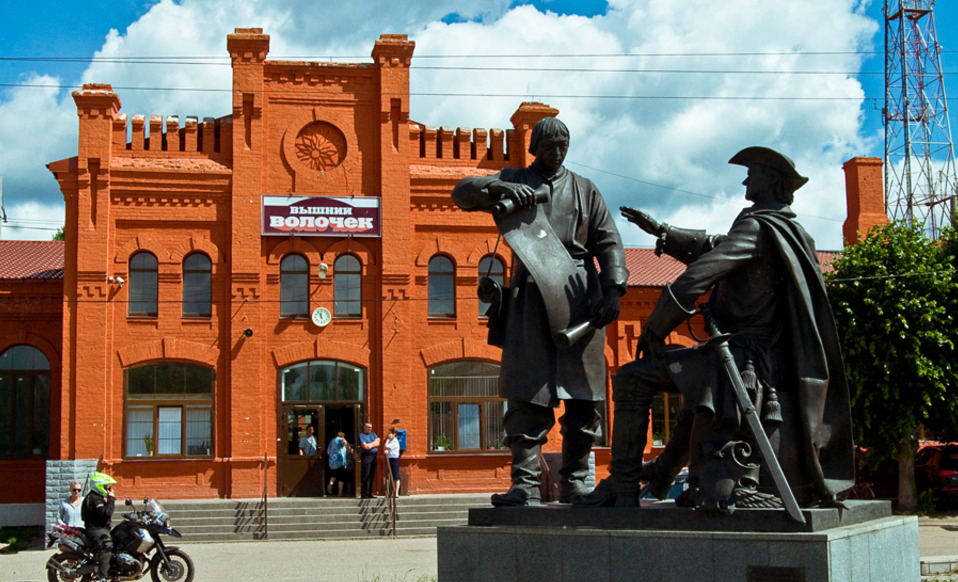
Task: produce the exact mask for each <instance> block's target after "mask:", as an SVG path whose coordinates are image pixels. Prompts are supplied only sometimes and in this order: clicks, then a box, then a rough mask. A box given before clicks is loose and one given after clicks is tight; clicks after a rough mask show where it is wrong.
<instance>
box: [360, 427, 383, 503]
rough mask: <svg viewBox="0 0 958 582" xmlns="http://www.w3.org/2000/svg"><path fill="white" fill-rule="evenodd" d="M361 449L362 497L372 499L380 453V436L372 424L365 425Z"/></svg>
mask: <svg viewBox="0 0 958 582" xmlns="http://www.w3.org/2000/svg"><path fill="white" fill-rule="evenodd" d="M359 448H360V449H362V455H361V457H360V461H361V462H362V473H361V479H362V484H361V486H360V493H361V495H360V496H361V497H362V498H363V499H372V498H373V497H374V495H373V479H375V478H376V454H377V453H379V436H378V435H377V434H376V433H374V432H373V425H372V423H369V422H367V423H366V424H364V425H363V432H362V434H360V435H359Z"/></svg>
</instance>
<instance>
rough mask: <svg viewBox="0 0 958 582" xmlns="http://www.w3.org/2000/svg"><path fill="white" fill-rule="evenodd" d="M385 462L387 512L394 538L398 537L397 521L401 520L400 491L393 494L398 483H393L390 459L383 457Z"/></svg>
mask: <svg viewBox="0 0 958 582" xmlns="http://www.w3.org/2000/svg"><path fill="white" fill-rule="evenodd" d="M383 461H384V463H385V466H386V467H385V469H386V470H385V471H384V474H385V476H386V511H388V512H389V523H390V525H391V527H392V536H393V537H396V520H397V519H399V515H398V512H399V511H398V508H397V501H398V500H399V491H396V492H395V495H394V494H393V490H394V488H395V487H396V482H395V481H393V473H392V471H391V470H390V467H389V457H387V456H386V455H383Z"/></svg>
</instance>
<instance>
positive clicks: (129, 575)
mask: <svg viewBox="0 0 958 582" xmlns="http://www.w3.org/2000/svg"><path fill="white" fill-rule="evenodd" d="M143 503H144V504H145V506H146V507H145V509H143V510H141V511H133V512H131V513H124V514H123V521H122V522H121V523H120V524H118V525H117V526H116V527H114V528H113V529H112V530H111V531H110V536H111V537H112V538H113V559H112V560H111V561H110V577H111V579H112V580H139V579H140V578H143V577H144V576H146V573H147V572H149V573H150V576H151V577H152V578H153V582H192V580H193V561H192V560H190V557H189V556H187V555H186V554H185V553H184V552H183V551H181V550H180V549H179V548H175V547H173V546H167V545H165V544H164V543H163V540H162V539H161V538H160V534H165V535H171V536H173V537H176V538H178V537H182V536H181V535H180V532H178V531H176V530H175V529H173V528H171V527H170V516H169V515H167V514H166V512H165V511H163V507H162V506H161V505H160V504H159V503H157V501H156V500H155V499H144V500H143ZM126 504H127V505H128V506H130V507H133V501H131V500H130V499H127V500H126ZM54 545H56V546H57V548H58V549H59V550H60V551H59V553H57V554H56V555H54V556H53V557H52V558H50V559H49V560H48V561H47V580H49V582H58V581H59V582H68V581H69V582H87V581H91V580H94V579H95V578H96V576H97V572H98V568H97V556H96V553H95V551H94V546H93V543H92V542H91V541H90V540H88V539H87V536H86V535H85V534H84V530H83V529H80V528H74V527H65V526H55V527H54V529H53V533H51V534H49V535H48V542H47V547H48V548H50V547H53V546H54ZM151 553H152V556H150V554H151Z"/></svg>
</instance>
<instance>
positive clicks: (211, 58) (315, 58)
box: [0, 50, 958, 63]
mask: <svg viewBox="0 0 958 582" xmlns="http://www.w3.org/2000/svg"><path fill="white" fill-rule="evenodd" d="M940 52H941V54H951V53H958V50H942V51H940ZM883 54H884V51H877V50H876V51H802V50H798V51H795V50H792V51H747V52H640V53H633V52H626V53H466V54H428V53H426V54H420V53H417V54H416V55H415V57H414V58H416V59H544V58H554V59H569V58H590V59H594V58H602V59H609V58H655V57H669V58H674V57H749V56H752V57H766V56H795V57H818V56H828V57H831V56H876V55H883ZM369 58H370V57H369V55H368V54H366V55H270V59H269V60H270V61H293V60H295V61H310V62H323V61H343V60H346V59H349V60H350V61H352V60H356V59H362V60H365V59H369ZM180 60H183V61H188V62H195V61H207V62H227V63H228V62H229V60H230V57H229V56H225V55H205V56H202V55H201V56H187V55H171V56H162V55H144V56H123V57H121V56H113V57H104V56H100V57H97V56H49V57H30V56H19V55H14V56H0V61H24V62H83V63H95V62H108V63H109V62H129V63H140V62H144V61H157V62H174V61H180Z"/></svg>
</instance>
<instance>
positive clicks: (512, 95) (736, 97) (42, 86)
mask: <svg viewBox="0 0 958 582" xmlns="http://www.w3.org/2000/svg"><path fill="white" fill-rule="evenodd" d="M0 87H27V88H35V89H50V88H53V89H57V90H62V89H76V90H80V89H82V85H75V84H74V85H69V84H66V85H65V84H43V83H22V84H21V83H0ZM113 90H114V91H167V92H175V91H183V92H201V93H232V91H233V90H232V89H225V88H223V89H209V88H203V87H134V86H115V87H113ZM264 93H266V94H270V93H276V94H282V95H295V94H296V93H297V92H296V91H286V90H283V91H270V90H265V91H264ZM303 94H304V95H305V94H307V93H306V92H303ZM310 94H311V93H310ZM382 95H387V96H388V95H410V96H414V97H474V98H483V99H486V98H493V97H495V98H508V99H530V98H531V99H603V100H605V99H610V100H611V99H626V100H637V101H641V100H651V101H671V100H680V99H689V100H698V101H874V102H881V101H882V99H883V98H877V97H837V96H835V97H830V96H814V97H813V96H805V97H803V96H796V95H780V96H769V95H568V94H546V93H533V92H529V93H446V92H443V93H433V92H428V91H410V92H408V93H401V94H400V93H390V92H385V91H384V92H382ZM949 101H950V99H949Z"/></svg>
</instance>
